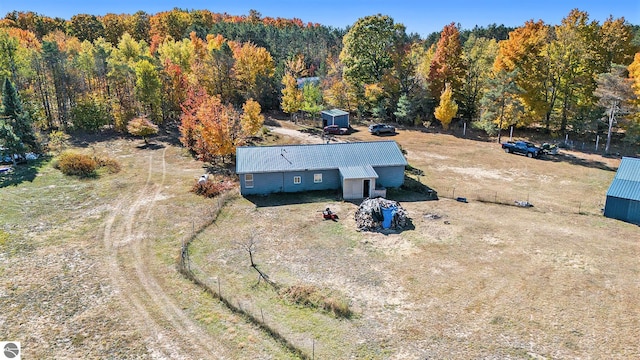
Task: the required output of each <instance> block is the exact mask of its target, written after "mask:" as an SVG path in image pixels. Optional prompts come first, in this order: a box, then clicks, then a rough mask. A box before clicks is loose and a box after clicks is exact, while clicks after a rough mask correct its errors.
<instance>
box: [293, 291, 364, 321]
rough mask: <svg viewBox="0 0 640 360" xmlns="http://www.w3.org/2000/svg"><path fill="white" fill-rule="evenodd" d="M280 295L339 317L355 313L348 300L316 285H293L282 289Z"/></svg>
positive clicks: (295, 302)
mask: <svg viewBox="0 0 640 360" xmlns="http://www.w3.org/2000/svg"><path fill="white" fill-rule="evenodd" d="M280 296H282V297H283V298H285V299H287V300H288V301H290V302H292V303H294V304H298V305H301V306H305V307H309V308H319V309H322V310H324V311H326V312H329V313H331V314H333V315H334V316H335V317H337V318H346V319H348V318H350V317H351V316H352V315H353V312H352V311H351V309H350V308H349V304H348V302H347V301H346V300H344V299H342V298H341V297H338V296H336V295H335V294H332V293H331V292H330V291H328V290H324V291H322V290H321V289H319V288H318V287H316V286H314V285H293V286H290V287H288V288H285V289H283V290H281V291H280Z"/></svg>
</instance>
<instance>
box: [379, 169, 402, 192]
mask: <svg viewBox="0 0 640 360" xmlns="http://www.w3.org/2000/svg"><path fill="white" fill-rule="evenodd" d="M373 169H374V170H375V171H376V172H377V173H378V180H376V184H377V185H380V186H384V187H386V188H397V187H400V186H402V183H404V166H385V167H374V168H373Z"/></svg>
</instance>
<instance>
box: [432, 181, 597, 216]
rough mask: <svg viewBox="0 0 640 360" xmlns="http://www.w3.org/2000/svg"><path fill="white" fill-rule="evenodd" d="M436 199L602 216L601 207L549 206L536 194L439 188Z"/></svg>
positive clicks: (576, 205) (576, 204)
mask: <svg viewBox="0 0 640 360" xmlns="http://www.w3.org/2000/svg"><path fill="white" fill-rule="evenodd" d="M437 190H438V197H439V198H447V199H453V200H457V201H462V202H469V201H478V202H482V203H488V204H496V205H506V206H515V207H534V206H535V208H536V211H540V212H543V213H546V212H554V213H567V214H580V215H602V208H601V207H602V206H599V205H598V204H592V203H586V202H582V201H575V202H570V203H567V202H565V203H559V204H558V203H554V204H553V205H551V204H549V203H548V201H547V200H544V199H542V197H541V196H540V195H539V194H538V193H537V192H518V191H495V190H486V189H468V188H465V187H448V188H439V189H437Z"/></svg>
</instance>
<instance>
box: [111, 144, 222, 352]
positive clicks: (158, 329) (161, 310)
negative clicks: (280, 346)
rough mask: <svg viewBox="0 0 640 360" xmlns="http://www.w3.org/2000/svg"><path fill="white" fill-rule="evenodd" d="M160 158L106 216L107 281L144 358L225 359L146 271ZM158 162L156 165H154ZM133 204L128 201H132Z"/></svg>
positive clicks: (159, 185) (148, 269) (163, 165)
mask: <svg viewBox="0 0 640 360" xmlns="http://www.w3.org/2000/svg"><path fill="white" fill-rule="evenodd" d="M166 150H167V148H164V150H163V151H162V157H161V159H159V160H156V159H154V155H153V154H152V155H149V169H148V174H147V179H146V182H145V184H144V186H143V187H142V188H141V189H140V190H139V192H138V193H137V194H121V195H120V199H119V200H118V201H117V205H116V207H115V208H114V209H113V210H112V212H111V214H110V215H109V216H108V218H107V221H106V224H105V228H104V233H103V243H104V247H105V249H106V254H107V255H106V257H107V259H106V263H107V267H108V269H107V270H108V271H109V274H110V278H111V282H112V283H113V285H114V287H115V289H116V291H117V292H118V293H119V296H120V298H121V299H122V300H123V303H124V304H125V306H128V307H129V311H128V312H129V314H128V315H129V316H130V318H132V319H135V320H136V322H137V323H138V324H139V326H140V331H141V332H142V334H143V338H144V339H145V342H146V345H147V348H148V349H149V355H150V356H151V357H152V358H157V359H211V358H216V359H224V358H226V357H227V356H228V355H227V353H226V351H225V350H224V349H225V346H224V345H222V344H221V343H220V342H219V341H218V340H217V339H215V338H212V337H211V336H209V335H208V334H207V332H206V331H205V330H204V329H202V328H200V326H199V325H198V324H197V323H196V322H195V321H193V320H192V319H191V318H189V317H188V316H187V314H185V312H184V311H182V309H181V307H180V306H179V305H178V304H176V302H175V300H173V299H171V298H169V296H167V295H166V292H165V291H164V290H163V289H162V286H161V285H160V282H159V281H158V278H157V274H155V273H154V272H153V271H151V267H150V264H149V262H150V261H151V260H152V258H151V257H150V256H148V255H146V254H151V253H152V250H151V239H149V238H148V236H147V234H148V231H147V230H148V229H149V227H150V226H152V221H151V220H152V219H151V214H152V212H153V209H154V207H155V206H156V202H157V201H158V200H159V199H160V197H161V192H162V188H163V185H164V183H165V179H166V176H167V164H166V161H165V154H166ZM154 163H159V165H160V166H161V169H162V174H161V180H160V183H154V182H153V179H154V177H153V175H154V171H153V170H154ZM157 165H158V164H156V166H157ZM132 201H133V202H132Z"/></svg>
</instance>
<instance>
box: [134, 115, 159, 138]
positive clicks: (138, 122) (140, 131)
mask: <svg viewBox="0 0 640 360" xmlns="http://www.w3.org/2000/svg"><path fill="white" fill-rule="evenodd" d="M127 131H128V132H129V134H131V135H134V136H140V137H142V140H144V143H145V144H148V141H147V137H149V136H151V135H155V134H157V133H158V125H156V124H154V123H153V122H151V120H149V119H147V117H146V116H140V117H137V118H134V119H132V120H131V121H129V123H128V124H127Z"/></svg>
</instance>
